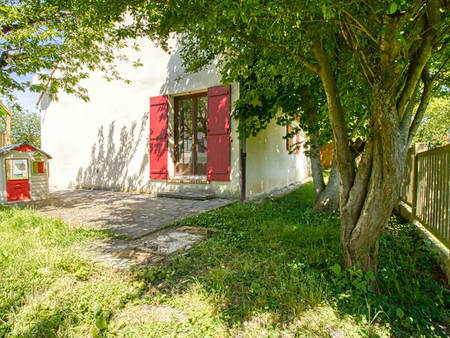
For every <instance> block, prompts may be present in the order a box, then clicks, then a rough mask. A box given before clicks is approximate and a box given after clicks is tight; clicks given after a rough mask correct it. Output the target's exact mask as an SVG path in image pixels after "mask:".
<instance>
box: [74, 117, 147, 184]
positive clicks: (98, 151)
mask: <svg viewBox="0 0 450 338" xmlns="http://www.w3.org/2000/svg"><path fill="white" fill-rule="evenodd" d="M147 120H148V112H146V113H144V115H143V116H142V119H141V121H140V125H139V126H138V124H137V122H136V121H134V122H133V123H132V124H131V126H130V127H129V128H127V127H126V126H124V127H123V128H122V130H121V131H120V137H119V142H118V143H119V144H116V143H115V139H116V138H115V137H114V136H115V135H114V134H115V121H113V122H111V124H110V125H109V130H108V136H107V138H106V140H105V132H104V127H103V126H101V127H100V128H99V130H98V138H97V142H96V143H95V144H94V145H93V146H92V150H91V160H90V163H89V165H88V166H87V167H86V168H82V167H81V168H80V169H79V170H78V174H77V180H76V187H77V188H79V189H83V188H84V189H86V188H88V189H97V188H102V189H112V190H140V189H142V187H143V185H144V184H145V183H146V178H147V176H145V175H143V174H144V172H145V170H146V168H148V162H149V158H148V156H149V155H148V133H147V132H146V130H147V128H146V126H147ZM141 142H145V146H143V147H142V146H140V145H141ZM142 148H143V153H141V154H140V158H141V162H140V165H139V167H138V168H136V169H135V170H133V168H131V166H130V164H131V163H133V162H134V163H138V162H137V161H136V159H134V158H135V156H136V154H137V152H138V150H140V149H142ZM133 160H134V161H133Z"/></svg>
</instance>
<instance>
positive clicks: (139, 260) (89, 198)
mask: <svg viewBox="0 0 450 338" xmlns="http://www.w3.org/2000/svg"><path fill="white" fill-rule="evenodd" d="M231 202H232V201H229V200H224V199H210V200H204V201H199V200H186V199H175V198H162V197H153V196H151V195H148V194H132V193H124V192H111V191H98V190H74V191H57V192H53V193H51V197H50V198H49V199H47V200H45V201H39V202H33V203H32V205H33V207H35V208H36V209H37V210H38V211H39V212H40V213H41V214H43V215H44V216H48V217H52V218H60V219H62V220H63V221H65V222H67V223H68V224H71V225H74V226H78V225H83V226H88V227H94V228H100V229H109V230H111V231H112V232H113V234H115V235H122V236H124V237H122V236H121V237H122V238H117V237H111V238H108V239H105V240H103V241H97V242H95V243H93V244H92V246H91V247H90V248H87V249H86V248H84V249H83V250H84V253H85V254H87V255H88V256H89V257H91V258H93V259H95V260H96V261H98V262H99V263H101V264H104V265H107V266H109V267H112V268H115V269H124V270H126V269H129V268H130V267H132V266H139V267H147V266H150V265H154V264H158V263H160V262H162V261H164V260H165V259H166V257H168V256H170V255H172V254H174V253H176V252H180V251H188V250H190V249H191V248H192V246H193V245H195V244H196V243H198V242H199V241H202V240H204V239H205V238H206V237H208V236H209V235H210V234H212V233H213V232H214V230H212V229H206V228H196V227H190V226H178V227H166V226H167V225H169V224H171V223H174V222H175V221H178V220H181V219H183V218H186V217H188V216H192V215H196V214H199V213H202V212H205V211H208V210H212V209H216V208H220V207H222V206H225V205H227V204H229V203H231Z"/></svg>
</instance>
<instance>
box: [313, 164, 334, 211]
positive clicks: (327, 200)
mask: <svg viewBox="0 0 450 338" xmlns="http://www.w3.org/2000/svg"><path fill="white" fill-rule="evenodd" d="M338 209H339V172H338V169H337V164H336V159H335V157H334V156H333V164H332V166H331V172H330V177H329V178H328V182H327V186H326V187H325V189H323V190H322V191H321V192H320V193H319V194H318V195H317V194H316V200H315V203H314V210H315V211H318V212H335V211H338Z"/></svg>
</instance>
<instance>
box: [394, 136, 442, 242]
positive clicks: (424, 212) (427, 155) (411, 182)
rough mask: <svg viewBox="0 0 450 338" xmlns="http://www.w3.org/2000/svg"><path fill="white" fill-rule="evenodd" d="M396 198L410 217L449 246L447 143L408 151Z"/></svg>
mask: <svg viewBox="0 0 450 338" xmlns="http://www.w3.org/2000/svg"><path fill="white" fill-rule="evenodd" d="M405 173H406V175H405V180H404V181H403V184H402V187H401V191H400V200H401V201H403V202H404V203H406V204H408V205H409V206H410V207H411V209H412V216H413V217H415V218H417V219H418V220H419V221H420V222H421V223H422V224H423V225H424V227H425V228H426V229H427V230H429V231H430V232H431V233H432V234H433V235H435V236H436V237H437V238H438V239H439V240H440V241H441V242H442V243H443V244H444V245H445V246H446V247H447V248H449V249H450V145H447V146H444V147H440V148H436V149H433V150H429V151H424V152H418V153H416V149H415V148H411V149H410V150H409V151H408V155H407V163H406V171H405Z"/></svg>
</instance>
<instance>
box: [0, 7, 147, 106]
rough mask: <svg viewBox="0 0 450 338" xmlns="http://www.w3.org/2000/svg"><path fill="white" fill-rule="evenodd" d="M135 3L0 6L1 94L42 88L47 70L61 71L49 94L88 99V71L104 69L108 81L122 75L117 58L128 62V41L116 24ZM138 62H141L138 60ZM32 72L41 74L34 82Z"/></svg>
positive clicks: (45, 81) (52, 82) (122, 20)
mask: <svg viewBox="0 0 450 338" xmlns="http://www.w3.org/2000/svg"><path fill="white" fill-rule="evenodd" d="M128 3H130V4H132V2H123V1H105V0H95V1H87V0H86V1H85V0H70V1H67V0H42V1H34V0H26V1H17V0H8V1H2V3H1V4H0V34H1V39H0V50H1V53H0V96H3V97H5V98H6V99H8V100H11V101H15V96H14V91H24V90H30V91H33V92H42V91H43V90H45V88H46V84H47V82H48V79H49V71H50V70H51V69H53V68H55V67H57V68H58V72H57V73H55V74H54V76H53V77H52V81H51V82H50V83H49V88H48V93H49V94H50V95H52V96H56V94H57V92H58V91H60V90H63V91H65V92H67V93H69V94H75V95H77V96H79V97H81V98H83V99H85V100H87V99H88V96H87V92H86V89H84V88H83V87H81V86H80V85H79V82H80V80H82V79H85V78H87V77H88V76H89V72H91V71H93V70H100V71H102V72H104V74H105V76H106V77H107V78H108V79H118V78H121V77H120V75H119V74H118V72H117V69H116V66H115V61H116V60H117V59H122V60H126V59H127V58H126V55H124V53H122V52H120V50H121V49H122V48H123V47H125V46H126V45H127V44H126V43H125V42H124V40H123V39H124V38H125V37H126V36H127V32H126V31H125V30H122V32H121V35H120V36H119V35H118V33H117V28H118V27H122V26H123V23H124V16H123V13H124V12H125V11H126V10H127V8H128V7H129V4H128ZM138 63H139V62H138ZM30 74H31V75H33V74H38V81H37V83H32V81H31V80H29V78H30Z"/></svg>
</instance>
